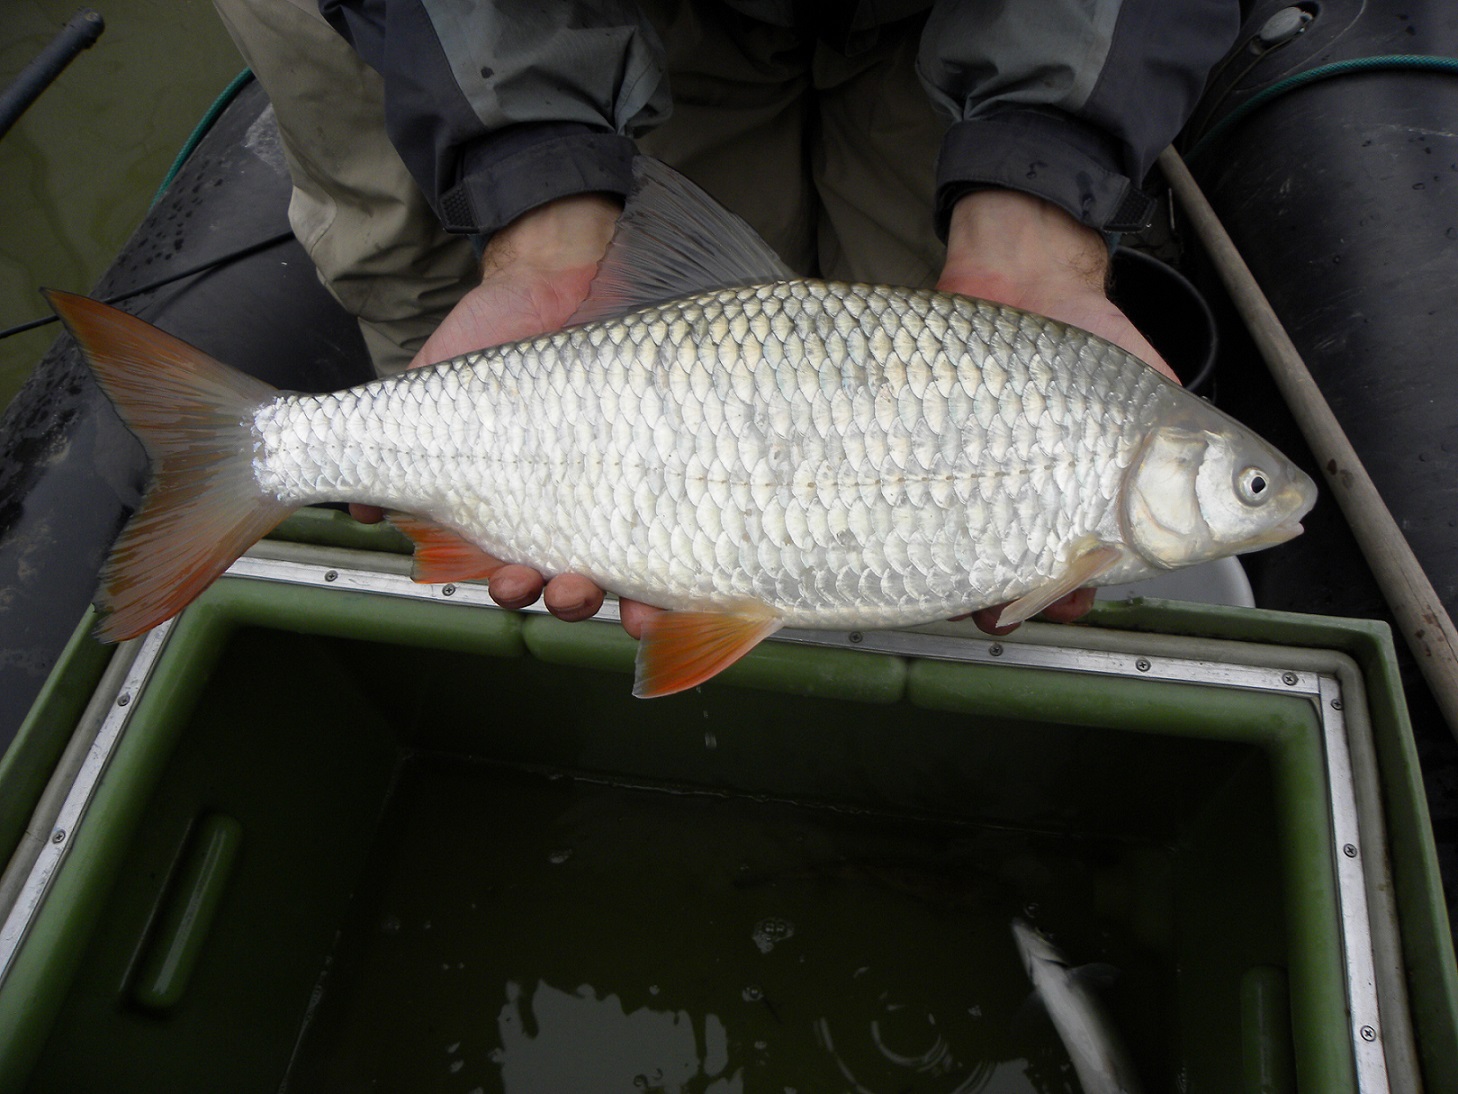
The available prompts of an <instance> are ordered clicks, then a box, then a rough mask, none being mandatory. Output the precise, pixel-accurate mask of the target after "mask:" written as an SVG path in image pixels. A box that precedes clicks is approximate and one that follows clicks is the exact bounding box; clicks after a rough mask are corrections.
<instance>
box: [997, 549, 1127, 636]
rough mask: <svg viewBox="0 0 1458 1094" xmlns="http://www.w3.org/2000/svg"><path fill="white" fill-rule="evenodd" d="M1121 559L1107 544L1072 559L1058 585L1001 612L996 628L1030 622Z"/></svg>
mask: <svg viewBox="0 0 1458 1094" xmlns="http://www.w3.org/2000/svg"><path fill="white" fill-rule="evenodd" d="M1122 557H1123V552H1122V551H1120V550H1119V548H1117V547H1114V546H1112V545H1111V544H1107V543H1096V544H1093V545H1091V546H1090V547H1088V548H1087V549H1086V550H1085V551H1083V552H1082V553H1081V554H1079V555H1078V556H1077V557H1075V558H1074V559H1073V560H1072V562H1071V563H1070V564H1069V567H1068V572H1067V573H1065V574H1064V575H1063V576H1062V577H1061V578H1059V579H1058V580H1057V581H1052V582H1049V583H1048V584H1047V585H1042V586H1039V587H1038V588H1036V589H1034V590H1033V591H1032V592H1030V593H1029V594H1028V595H1027V596H1024V597H1022V598H1021V599H1019V600H1014V601H1013V602H1012V603H1011V604H1009V605H1007V606H1006V607H1005V608H1003V609H1002V614H1001V615H999V616H998V617H997V623H996V626H998V627H1010V626H1012V625H1014V624H1016V623H1022V622H1025V621H1026V620H1029V619H1032V618H1033V616H1035V615H1037V614H1038V613H1039V612H1041V611H1042V610H1043V609H1044V608H1046V607H1047V606H1048V605H1049V604H1052V603H1053V601H1055V600H1058V599H1059V598H1061V597H1065V596H1067V595H1068V594H1069V593H1071V592H1073V590H1074V589H1078V588H1081V587H1082V586H1084V585H1087V584H1088V583H1089V582H1091V581H1093V580H1094V579H1095V578H1097V577H1099V576H1101V575H1102V574H1105V573H1108V571H1110V570H1112V569H1113V568H1114V567H1115V566H1116V565H1117V564H1118V562H1119V560H1120V559H1121V558H1122Z"/></svg>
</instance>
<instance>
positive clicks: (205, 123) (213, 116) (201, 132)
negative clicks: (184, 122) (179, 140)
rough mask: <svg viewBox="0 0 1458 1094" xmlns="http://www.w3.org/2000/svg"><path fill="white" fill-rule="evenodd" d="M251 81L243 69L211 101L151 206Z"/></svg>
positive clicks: (246, 70)
mask: <svg viewBox="0 0 1458 1094" xmlns="http://www.w3.org/2000/svg"><path fill="white" fill-rule="evenodd" d="M251 79H253V71H252V70H251V69H247V68H245V69H244V70H243V71H242V72H240V73H238V75H236V76H234V77H233V81H232V83H230V84H229V85H228V86H227V87H225V88H223V90H222V93H221V94H220V95H218V97H217V98H216V99H214V100H213V105H212V106H210V107H208V109H207V111H206V113H204V114H203V116H202V118H201V120H199V121H198V123H197V125H195V126H193V128H192V133H191V134H190V135H189V136H188V138H187V140H186V141H184V142H183V144H182V149H181V151H179V152H178V153H177V158H176V159H174V160H173V161H172V166H171V167H169V168H168V169H167V174H166V176H164V177H163V179H162V185H161V186H159V187H157V193H156V194H154V195H153V197H152V204H153V205H156V204H157V203H158V202H159V201H161V200H162V195H163V194H165V193H166V192H167V187H169V186H171V185H172V180H173V179H175V178H176V177H177V172H179V171H181V170H182V165H183V164H184V163H186V162H187V159H188V157H189V156H191V155H192V154H193V152H195V151H196V150H197V146H198V145H199V144H201V143H202V139H203V138H204V137H205V136H207V134H208V130H209V129H211V128H212V127H213V123H214V122H216V121H217V120H218V118H219V117H220V116H221V115H222V113H223V111H224V110H227V109H228V104H229V103H231V102H232V101H233V100H234V99H235V98H237V96H238V92H239V91H241V90H242V89H243V86H244V85H245V84H247V83H248V81H249V80H251Z"/></svg>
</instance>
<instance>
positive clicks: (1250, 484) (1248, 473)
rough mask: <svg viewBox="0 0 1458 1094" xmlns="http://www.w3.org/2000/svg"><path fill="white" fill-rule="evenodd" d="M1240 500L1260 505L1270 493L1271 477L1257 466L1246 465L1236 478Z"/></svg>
mask: <svg viewBox="0 0 1458 1094" xmlns="http://www.w3.org/2000/svg"><path fill="white" fill-rule="evenodd" d="M1236 487H1237V489H1238V490H1239V491H1240V497H1241V500H1242V501H1244V502H1246V503H1247V504H1249V505H1260V504H1261V503H1262V502H1263V501H1265V500H1266V498H1267V497H1269V496H1270V493H1271V479H1270V476H1269V475H1267V474H1266V473H1265V472H1264V471H1262V470H1261V469H1260V468H1259V467H1247V468H1246V469H1245V470H1244V471H1242V472H1241V473H1240V477H1239V478H1238V479H1236Z"/></svg>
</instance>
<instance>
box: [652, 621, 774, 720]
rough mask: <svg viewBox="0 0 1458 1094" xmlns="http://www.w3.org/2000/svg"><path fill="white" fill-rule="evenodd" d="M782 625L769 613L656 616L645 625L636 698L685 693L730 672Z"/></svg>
mask: <svg viewBox="0 0 1458 1094" xmlns="http://www.w3.org/2000/svg"><path fill="white" fill-rule="evenodd" d="M781 626H782V624H781V622H780V619H779V617H778V616H776V615H775V614H774V613H773V612H771V611H770V610H769V609H768V608H765V607H762V606H760V605H752V606H749V607H746V608H743V609H740V610H737V611H728V612H711V611H703V612H696V611H683V612H657V613H655V614H654V615H652V616H650V617H649V619H648V621H647V622H646V623H644V625H643V637H642V640H641V641H640V642H639V644H638V664H637V673H636V675H635V677H634V679H633V694H634V695H636V696H637V697H638V698H640V699H654V698H657V697H658V696H660V695H672V694H673V693H674V692H677V691H685V690H687V689H688V688H691V687H694V686H695V685H697V684H702V683H703V682H704V681H705V680H707V679H709V678H710V677H712V676H714V675H716V674H717V673H720V672H722V671H724V670H725V669H727V668H728V667H729V666H730V665H732V664H734V662H735V661H738V660H739V659H740V658H741V657H743V656H744V655H745V654H746V653H748V652H749V651H750V650H752V649H754V647H755V646H757V645H759V643H761V642H763V641H764V640H765V639H766V638H768V637H769V636H770V635H772V634H774V632H775V631H777V630H779V629H780V627H781Z"/></svg>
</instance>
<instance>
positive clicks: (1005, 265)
mask: <svg viewBox="0 0 1458 1094" xmlns="http://www.w3.org/2000/svg"><path fill="white" fill-rule="evenodd" d="M1108 270H1109V251H1108V246H1107V244H1106V242H1105V240H1104V237H1103V235H1102V234H1101V233H1100V232H1098V231H1096V230H1095V229H1093V228H1090V227H1088V226H1087V225H1085V224H1082V223H1080V222H1079V221H1077V220H1075V219H1074V218H1073V217H1072V216H1070V215H1069V214H1068V213H1066V212H1065V211H1064V210H1063V209H1061V208H1059V207H1058V206H1056V205H1054V204H1052V203H1051V202H1048V201H1045V200H1043V199H1042V198H1039V197H1035V196H1034V195H1032V194H1025V193H1022V192H1020V191H1017V190H1001V189H989V190H976V191H973V192H972V193H970V194H966V195H965V196H963V197H962V198H961V199H960V200H959V201H958V202H957V204H956V205H955V206H953V208H952V215H951V222H950V225H949V228H948V234H947V261H946V266H945V267H944V271H943V276H942V280H943V282H947V281H957V282H959V283H963V284H968V283H970V284H976V285H981V286H986V288H985V289H984V290H983V294H984V295H988V296H990V297H991V298H993V299H998V300H1004V301H1007V302H1009V303H1011V302H1014V301H1016V300H1019V299H1025V298H1028V297H1029V296H1038V295H1042V294H1048V293H1052V294H1057V293H1067V292H1089V291H1095V292H1098V293H1102V292H1103V291H1104V287H1105V282H1106V280H1107V277H1108Z"/></svg>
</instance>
